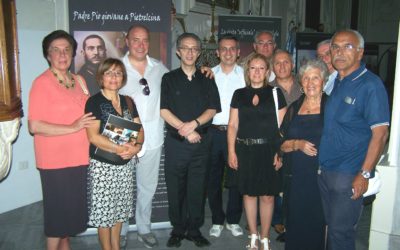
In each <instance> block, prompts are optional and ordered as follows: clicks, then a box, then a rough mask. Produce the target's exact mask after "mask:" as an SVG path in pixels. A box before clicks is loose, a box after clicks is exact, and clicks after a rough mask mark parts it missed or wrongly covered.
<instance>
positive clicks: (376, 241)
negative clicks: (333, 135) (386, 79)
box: [369, 25, 400, 250]
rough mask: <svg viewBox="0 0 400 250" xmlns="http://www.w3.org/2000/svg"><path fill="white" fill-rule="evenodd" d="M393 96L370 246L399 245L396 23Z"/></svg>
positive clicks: (399, 113)
mask: <svg viewBox="0 0 400 250" xmlns="http://www.w3.org/2000/svg"><path fill="white" fill-rule="evenodd" d="M396 97H397V98H396ZM393 98H394V99H393V107H392V122H391V128H390V141H389V150H388V158H387V161H385V162H384V163H381V164H379V165H378V166H377V169H378V170H379V172H380V173H381V177H382V181H383V182H382V189H381V192H380V193H379V194H378V195H377V197H376V200H375V201H374V204H373V208H372V218H371V231H370V237H369V249H370V250H375V249H379V250H380V249H399V246H400V218H399V217H400V209H399V207H400V197H399V193H400V183H399V181H398V180H399V179H400V178H399V177H400V171H399V170H400V168H399V167H398V166H399V151H400V150H399V145H400V140H399V139H400V138H399V133H400V131H399V128H400V127H399V125H400V99H399V98H400V25H399V38H398V43H397V65H396V75H395V82H394V93H393Z"/></svg>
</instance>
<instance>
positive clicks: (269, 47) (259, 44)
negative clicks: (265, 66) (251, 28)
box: [239, 30, 276, 82]
mask: <svg viewBox="0 0 400 250" xmlns="http://www.w3.org/2000/svg"><path fill="white" fill-rule="evenodd" d="M253 48H254V52H252V53H250V54H249V55H248V56H246V57H245V58H243V59H242V60H241V62H240V63H239V64H240V65H241V66H242V67H243V66H244V65H245V64H246V63H247V61H248V59H249V58H250V57H252V56H253V55H254V54H255V53H258V54H261V55H264V56H265V57H266V58H267V59H268V60H271V58H272V55H273V54H274V51H275V49H276V42H275V38H274V34H273V33H272V32H271V31H268V30H260V31H257V32H256V34H255V35H254V42H253ZM274 79H275V74H274V72H271V74H270V75H269V78H268V81H269V82H272V81H273V80H274Z"/></svg>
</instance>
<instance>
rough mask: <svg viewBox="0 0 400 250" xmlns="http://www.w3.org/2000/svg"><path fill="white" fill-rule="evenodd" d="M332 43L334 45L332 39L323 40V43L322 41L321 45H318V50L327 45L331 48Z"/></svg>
mask: <svg viewBox="0 0 400 250" xmlns="http://www.w3.org/2000/svg"><path fill="white" fill-rule="evenodd" d="M331 43H332V40H331V39H326V40H323V41H321V42H319V43H318V44H317V49H318V48H319V47H321V46H322V45H325V44H329V46H331Z"/></svg>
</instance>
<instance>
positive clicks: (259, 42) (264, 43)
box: [256, 41, 275, 46]
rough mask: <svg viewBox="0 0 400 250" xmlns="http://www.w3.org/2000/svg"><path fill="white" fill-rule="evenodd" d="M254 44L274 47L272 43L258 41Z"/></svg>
mask: <svg viewBox="0 0 400 250" xmlns="http://www.w3.org/2000/svg"><path fill="white" fill-rule="evenodd" d="M256 44H257V45H258V46H274V44H275V43H274V42H273V41H258V42H256Z"/></svg>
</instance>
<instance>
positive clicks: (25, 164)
mask: <svg viewBox="0 0 400 250" xmlns="http://www.w3.org/2000/svg"><path fill="white" fill-rule="evenodd" d="M28 168H29V162H28V161H20V162H19V165H18V169H19V170H25V169H28Z"/></svg>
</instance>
